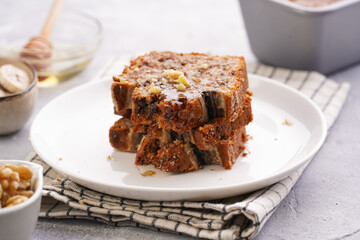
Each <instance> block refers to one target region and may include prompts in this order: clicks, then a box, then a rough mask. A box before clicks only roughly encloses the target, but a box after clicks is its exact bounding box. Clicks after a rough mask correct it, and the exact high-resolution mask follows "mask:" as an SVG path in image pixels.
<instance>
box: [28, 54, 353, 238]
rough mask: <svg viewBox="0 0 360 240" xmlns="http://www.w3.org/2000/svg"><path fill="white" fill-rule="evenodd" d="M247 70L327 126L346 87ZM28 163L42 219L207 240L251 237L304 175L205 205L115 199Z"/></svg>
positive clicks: (117, 64)
mask: <svg viewBox="0 0 360 240" xmlns="http://www.w3.org/2000/svg"><path fill="white" fill-rule="evenodd" d="M131 57H133V56H129V55H123V56H120V57H118V58H114V59H113V60H112V61H110V62H109V63H108V64H107V65H106V67H105V68H104V69H103V70H102V71H100V73H99V74H98V75H97V76H96V77H95V80H97V81H101V80H104V79H110V78H111V77H112V76H113V75H115V74H118V73H119V72H121V71H122V68H123V65H124V64H127V63H128V62H129V59H130V58H131ZM248 72H249V73H255V74H259V75H263V76H266V77H269V78H272V79H274V80H276V81H279V82H282V83H285V84H287V85H289V86H292V87H294V88H296V89H298V90H299V91H301V92H303V93H304V94H305V95H307V96H309V97H310V98H311V99H312V100H313V101H314V102H315V103H316V104H318V105H319V107H320V108H321V109H322V110H323V112H324V114H325V117H326V121H327V124H328V127H329V128H330V127H331V126H332V124H333V123H334V121H335V119H336V117H337V116H338V114H339V111H340V110H341V107H342V105H343V103H344V101H345V99H346V96H347V93H348V90H349V88H350V85H349V84H348V83H342V84H339V83H336V82H335V81H333V80H330V79H327V78H326V77H325V76H324V75H321V74H319V73H317V72H307V71H295V70H288V69H283V68H274V67H270V66H266V65H263V64H260V63H254V64H248ZM28 160H29V161H33V162H36V163H39V164H41V165H43V167H44V180H45V184H44V189H43V201H42V206H41V211H40V217H43V218H78V219H91V220H94V221H99V222H103V223H107V224H110V225H113V226H118V227H121V226H137V227H144V228H149V229H153V230H157V231H166V232H174V233H177V234H186V235H190V236H194V237H200V238H208V239H239V238H243V239H248V238H253V237H254V236H255V235H256V234H257V233H258V232H259V231H260V229H261V228H262V226H263V225H264V224H265V223H266V221H267V220H268V219H269V218H270V216H271V215H272V213H273V212H274V211H275V210H276V209H277V207H278V206H279V204H280V202H281V201H282V200H283V199H284V198H285V197H286V195H287V194H288V193H289V191H291V189H292V187H293V186H294V184H295V183H296V181H297V180H298V178H299V177H300V175H301V174H302V172H303V171H304V169H305V168H306V166H305V167H302V168H301V169H298V170H297V171H296V172H294V173H292V174H291V175H290V176H288V177H287V178H285V179H284V180H282V181H280V182H278V183H276V184H274V185H272V186H269V187H266V188H264V189H261V190H259V191H256V192H253V193H250V194H246V195H239V196H236V197H232V198H227V199H219V200H217V201H208V202H189V201H181V202H166V201H161V202H154V201H138V200H132V199H126V198H120V197H114V196H110V195H106V194H102V193H100V192H96V191H92V190H90V189H87V188H84V187H82V186H80V185H77V184H76V183H74V182H72V181H70V180H68V179H64V178H63V177H62V176H60V175H59V174H58V173H56V172H55V171H54V170H53V169H52V168H51V167H49V166H48V165H46V163H44V162H43V161H42V160H41V158H40V157H39V156H38V155H37V154H36V153H31V154H30V155H29V156H28Z"/></svg>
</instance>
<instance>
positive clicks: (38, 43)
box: [20, 0, 64, 80]
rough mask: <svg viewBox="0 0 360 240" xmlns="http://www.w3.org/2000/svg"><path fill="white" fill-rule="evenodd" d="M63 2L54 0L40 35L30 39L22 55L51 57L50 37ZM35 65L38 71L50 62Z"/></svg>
mask: <svg viewBox="0 0 360 240" xmlns="http://www.w3.org/2000/svg"><path fill="white" fill-rule="evenodd" d="M63 3H64V0H54V3H53V5H52V7H51V9H50V12H49V15H48V17H47V19H46V22H45V24H44V27H43V29H42V31H41V34H40V36H36V37H33V38H31V39H30V41H29V42H28V43H27V44H26V45H25V46H24V51H22V52H21V54H20V56H21V57H23V58H28V59H29V58H30V59H38V60H42V59H48V58H50V57H51V50H52V48H53V46H52V44H51V42H50V41H49V37H50V34H51V32H52V30H53V28H54V25H55V22H56V19H57V18H58V16H59V14H60V11H61V8H62V5H63ZM33 65H34V67H35V69H36V70H37V71H40V70H43V69H45V68H47V67H48V64H33ZM40 80H41V79H40Z"/></svg>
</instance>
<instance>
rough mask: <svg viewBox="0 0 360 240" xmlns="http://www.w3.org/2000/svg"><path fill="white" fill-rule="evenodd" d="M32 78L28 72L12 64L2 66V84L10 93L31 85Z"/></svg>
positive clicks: (0, 82)
mask: <svg viewBox="0 0 360 240" xmlns="http://www.w3.org/2000/svg"><path fill="white" fill-rule="evenodd" d="M29 83H30V79H29V76H28V75H27V74H26V72H25V71H24V70H22V69H20V68H18V67H15V66H14V65H12V64H4V65H2V66H1V67H0V86H1V87H3V88H4V89H5V90H7V91H8V92H10V93H16V92H20V91H23V90H25V88H27V87H28V86H29Z"/></svg>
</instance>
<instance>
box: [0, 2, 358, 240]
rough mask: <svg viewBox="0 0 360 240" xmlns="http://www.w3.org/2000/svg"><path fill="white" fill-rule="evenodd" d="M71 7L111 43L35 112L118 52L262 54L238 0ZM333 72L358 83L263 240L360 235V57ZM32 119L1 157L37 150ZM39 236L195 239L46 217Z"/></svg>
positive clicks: (2, 145) (1, 149)
mask: <svg viewBox="0 0 360 240" xmlns="http://www.w3.org/2000/svg"><path fill="white" fill-rule="evenodd" d="M50 5H51V1H50V0H47V1H46V0H41V1H36V2H35V1H26V0H1V2H0V6H1V7H0V14H5V13H6V14H19V21H21V12H22V11H24V10H25V9H28V8H32V7H38V8H42V9H43V10H44V11H47V9H48V7H49V6H50ZM64 9H65V11H66V10H68V9H79V10H82V11H85V12H87V13H90V14H92V15H94V16H96V17H97V18H99V19H100V21H101V22H102V24H103V26H104V40H103V44H102V46H101V48H100V49H99V51H98V53H97V55H96V57H95V59H94V61H93V62H92V63H91V64H90V65H89V67H88V68H87V69H86V70H85V71H84V72H82V73H81V74H80V75H78V76H76V77H75V78H73V79H71V80H69V81H66V82H64V83H62V84H60V85H59V86H58V87H56V88H52V89H42V90H41V91H40V95H39V99H38V103H37V107H36V110H35V113H34V115H33V117H34V116H35V114H36V112H38V111H39V110H40V109H41V108H42V107H43V106H44V105H45V104H46V103H47V102H49V101H50V100H51V99H52V98H54V97H56V96H57V95H59V94H61V93H63V92H64V91H66V90H68V89H71V88H73V87H75V86H77V85H79V84H82V83H85V82H87V81H88V80H89V79H91V77H92V76H93V75H95V73H96V72H97V71H98V70H99V69H100V68H101V67H102V66H103V65H104V64H105V63H106V62H107V60H108V59H109V58H110V57H112V56H116V55H120V54H121V53H126V52H135V51H150V50H173V51H184V52H189V51H209V50H211V51H212V52H214V53H219V54H233V55H244V56H245V57H246V59H247V60H252V59H254V56H253V54H252V52H251V50H250V48H249V45H248V40H247V38H246V32H245V29H244V26H243V22H242V19H241V13H240V9H239V6H238V2H237V1H235V0H224V1H220V0H197V1H191V0H179V1H165V0H153V1H145V0H132V1H131V0H121V1H116V0H105V1H95V0H90V1H86V0H75V1H67V2H66V4H65V8H64ZM34 17H35V16H34ZM1 24H5V23H1ZM330 77H332V78H333V79H335V80H336V81H338V82H343V81H348V82H350V83H351V85H352V86H351V90H350V93H349V96H348V99H347V101H346V103H345V105H344V108H343V110H342V112H341V114H340V116H339V118H338V120H337V122H336V123H335V125H334V126H333V127H332V129H331V131H330V134H329V136H328V137H327V139H326V142H325V144H324V146H323V147H322V149H321V150H320V151H319V153H318V154H317V156H316V157H315V158H314V160H313V162H312V163H311V164H310V165H309V167H308V168H307V169H306V171H305V172H304V174H303V175H302V176H301V178H300V180H299V181H298V182H297V184H296V185H295V187H294V189H293V190H292V191H291V192H290V194H289V195H288V196H287V197H286V198H285V200H284V201H283V202H282V203H281V205H280V207H279V208H278V209H277V210H276V212H275V213H274V214H273V216H272V217H271V219H270V220H269V221H268V222H267V224H266V225H265V227H264V228H263V229H262V231H261V232H260V233H259V234H258V236H257V237H256V239H257V240H260V239H261V240H262V239H270V240H272V239H274V240H275V239H360V217H359V216H360V174H359V173H360V107H359V106H360V94H359V93H360V64H358V65H354V66H352V67H349V68H347V69H344V70H342V71H339V72H337V73H335V74H332V75H331V76H330ZM31 120H32V119H30V121H29V122H28V123H27V124H26V125H25V127H24V128H23V129H22V130H21V131H19V132H17V133H15V134H13V135H9V136H3V137H0V159H24V158H25V157H26V156H27V154H28V153H29V152H30V151H31V150H32V147H31V144H30V142H29V141H28V136H29V128H30V125H31ZM0 236H1V235H0ZM0 239H1V237H0ZM32 239H191V238H189V237H185V236H177V235H172V234H167V233H159V232H153V231H149V230H145V229H138V228H132V227H125V228H114V227H110V226H107V225H104V224H100V223H94V222H90V221H82V220H45V219H40V220H39V221H38V224H37V226H36V229H35V232H34V233H33V235H32Z"/></svg>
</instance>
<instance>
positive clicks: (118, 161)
mask: <svg viewBox="0 0 360 240" xmlns="http://www.w3.org/2000/svg"><path fill="white" fill-rule="evenodd" d="M249 82H250V88H251V90H252V91H253V93H254V96H253V102H252V108H253V114H254V121H253V122H252V123H250V125H249V126H248V127H247V130H248V134H250V135H251V136H252V139H250V140H249V142H248V143H247V148H248V150H249V152H250V154H248V155H247V156H246V157H239V158H238V160H237V162H236V164H235V165H234V166H233V168H232V170H224V169H223V168H222V167H220V166H206V167H205V168H204V169H202V170H199V171H195V172H191V173H183V174H171V173H163V172H160V171H158V170H155V169H154V168H153V167H139V166H135V164H134V159H135V154H134V153H126V152H120V151H117V150H114V149H113V148H112V147H111V146H110V144H109V140H108V129H109V128H110V126H112V124H113V123H114V122H115V121H116V120H117V119H118V118H119V117H118V116H115V115H114V114H113V104H112V101H111V93H110V85H111V82H110V81H105V82H95V83H90V84H86V85H83V86H80V87H77V88H75V89H72V90H70V91H68V92H66V93H64V94H62V95H61V96H59V97H57V98H56V99H54V100H53V101H51V102H50V103H49V104H48V105H47V106H45V107H44V108H43V109H42V110H41V111H40V113H39V114H38V115H37V116H36V118H35V120H34V122H33V124H32V127H31V131H30V137H31V142H32V144H33V147H34V149H35V150H36V151H37V152H38V154H39V155H40V156H41V157H42V158H43V159H44V160H45V162H46V163H48V164H49V165H50V166H52V167H53V168H54V169H55V170H56V171H58V172H60V173H62V174H63V175H65V176H66V177H68V178H69V179H71V180H73V181H74V182H77V183H79V184H81V185H83V186H86V187H88V188H91V189H94V190H97V191H100V192H104V193H108V194H112V195H116V196H121V197H128V198H134V199H142V200H164V201H166V200H167V201H172V200H185V199H187V200H210V199H217V198H224V197H229V196H234V195H238V194H241V193H245V192H249V191H253V190H257V189H259V188H262V187H265V186H267V185H270V184H273V183H275V182H277V181H279V180H281V179H282V178H284V177H286V176H288V175H289V174H290V173H291V172H292V171H294V170H296V169H297V168H299V167H301V166H302V165H304V164H305V163H306V162H307V161H308V160H309V159H310V158H311V157H312V156H313V155H314V154H315V153H316V152H317V151H318V150H319V148H320V146H321V145H322V143H323V142H324V139H325V136H326V123H325V119H324V116H323V114H322V112H321V111H320V109H319V108H318V107H317V106H316V105H315V104H314V103H313V102H312V101H311V100H309V99H308V98H307V97H305V96H304V95H303V94H301V93H299V92H297V91H295V90H293V89H291V88H289V87H287V86H285V85H283V84H280V83H277V82H274V81H273V80H270V79H266V78H263V77H260V76H256V75H250V76H249ZM286 119H287V120H289V121H291V122H292V125H290V126H289V125H286V124H283V123H284V121H285V120H286ZM109 156H111V159H112V160H108V157H109ZM60 159H61V160H60ZM210 168H211V170H210ZM149 169H151V170H153V171H155V172H156V174H155V175H154V176H151V177H144V176H142V175H141V173H142V172H144V171H146V170H149Z"/></svg>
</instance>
